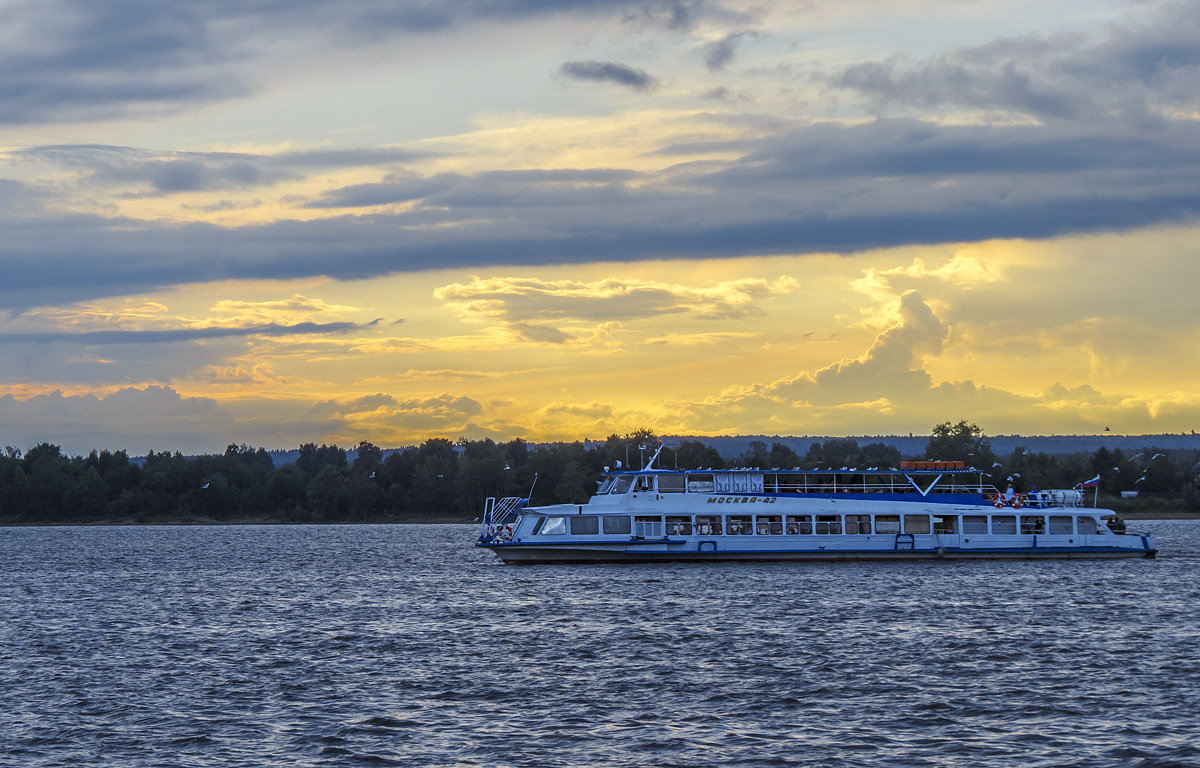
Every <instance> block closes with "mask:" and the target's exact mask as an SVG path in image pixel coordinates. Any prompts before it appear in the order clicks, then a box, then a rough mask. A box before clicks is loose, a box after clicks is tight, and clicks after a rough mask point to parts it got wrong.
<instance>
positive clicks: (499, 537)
mask: <svg viewBox="0 0 1200 768" xmlns="http://www.w3.org/2000/svg"><path fill="white" fill-rule="evenodd" d="M512 536H513V529H512V526H511V525H506V526H504V527H503V528H501V529H500V530H499V531H497V532H496V541H508V540H509V539H511V538H512Z"/></svg>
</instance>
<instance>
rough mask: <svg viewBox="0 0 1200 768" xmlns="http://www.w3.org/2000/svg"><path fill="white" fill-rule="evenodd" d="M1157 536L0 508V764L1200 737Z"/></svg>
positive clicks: (539, 762)
mask: <svg viewBox="0 0 1200 768" xmlns="http://www.w3.org/2000/svg"><path fill="white" fill-rule="evenodd" d="M1131 526H1132V527H1135V528H1146V529H1150V530H1152V531H1153V533H1154V534H1155V536H1156V537H1157V540H1158V546H1159V548H1160V556H1159V559H1158V560H1129V561H1116V562H1102V561H1101V562H1089V561H1064V562H1036V563H1034V562H1014V563H1006V562H954V563H949V562H929V563H816V564H812V563H809V564H797V563H792V564H786V563H774V564H730V563H726V564H669V565H596V566H526V567H506V566H502V565H500V564H499V561H498V560H496V559H495V557H494V556H493V555H491V554H490V553H488V552H485V551H481V550H476V549H475V548H473V547H472V546H471V543H472V541H473V538H474V536H475V533H476V529H475V528H474V527H471V526H452V525H446V526H310V527H301V526H265V527H153V528H151V527H142V528H137V527H129V528H9V529H0V564H2V565H3V574H4V579H3V580H2V581H0V662H2V663H0V693H3V696H2V697H0V722H2V723H4V726H3V728H2V731H3V733H4V738H3V739H0V765H4V766H9V765H11V766H60V765H80V766H110V765H123V766H158V765H164V766H166V765H171V766H178V765H187V766H210V765H211V766H217V765H220V766H228V765H264V764H279V765H339V766H340V765H357V764H371V765H405V766H430V765H464V766H470V765H481V766H510V765H511V766H526V765H527V766H583V765H587V766H600V765H602V766H609V765H611V766H645V765H682V766H711V765H722V766H724V765H731V766H732V765H746V766H770V765H805V766H812V765H826V766H861V765H887V766H921V765H927V766H960V765H980V766H1012V765H1022V766H1060V765H1071V766H1093V765H1094V766H1112V765H1140V766H1168V765H1196V764H1200V748H1198V747H1196V746H1194V745H1196V744H1200V725H1198V723H1200V718H1197V717H1196V712H1197V710H1196V704H1195V703H1196V701H1197V700H1198V699H1200V654H1197V653H1196V649H1195V627H1197V626H1200V578H1198V576H1200V523H1197V522H1192V521H1152V522H1146V523H1141V522H1139V523H1133V524H1131Z"/></svg>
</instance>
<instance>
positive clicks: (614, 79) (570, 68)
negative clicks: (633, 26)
mask: <svg viewBox="0 0 1200 768" xmlns="http://www.w3.org/2000/svg"><path fill="white" fill-rule="evenodd" d="M558 71H559V73H560V74H562V75H563V76H565V77H568V78H570V79H572V80H584V81H588V82H597V83H602V82H609V83H616V84H617V85H623V86H625V87H626V88H632V89H633V90H635V91H649V90H651V89H653V88H656V87H657V86H658V81H657V80H655V79H654V78H653V77H651V76H650V75H648V74H646V72H645V71H644V70H641V69H636V68H634V67H631V66H629V65H627V64H620V63H618V62H615V61H568V62H565V63H564V64H563V65H562V66H561V67H559V70H558Z"/></svg>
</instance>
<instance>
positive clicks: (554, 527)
mask: <svg viewBox="0 0 1200 768" xmlns="http://www.w3.org/2000/svg"><path fill="white" fill-rule="evenodd" d="M566 532H567V518H565V517H547V518H546V524H545V525H543V526H542V530H541V534H542V535H543V536H550V535H557V534H562V533H566Z"/></svg>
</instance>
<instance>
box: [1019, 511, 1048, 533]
mask: <svg viewBox="0 0 1200 768" xmlns="http://www.w3.org/2000/svg"><path fill="white" fill-rule="evenodd" d="M1045 530H1046V518H1044V517H1042V516H1041V515H1037V516H1034V515H1021V533H1027V534H1028V533H1042V532H1043V531H1045Z"/></svg>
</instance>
